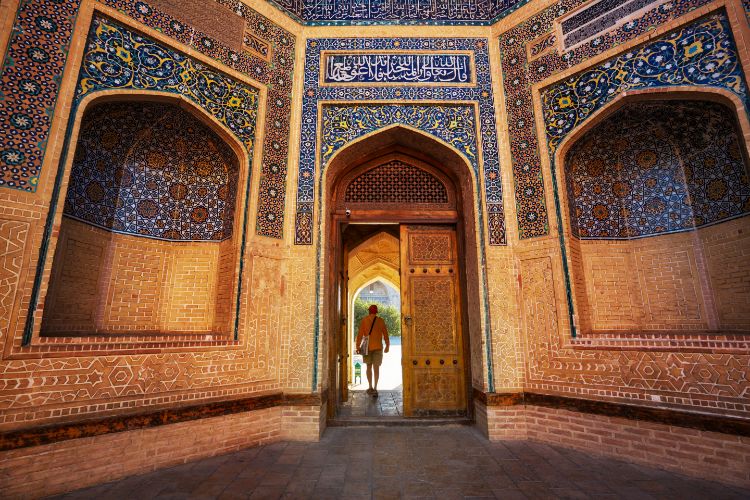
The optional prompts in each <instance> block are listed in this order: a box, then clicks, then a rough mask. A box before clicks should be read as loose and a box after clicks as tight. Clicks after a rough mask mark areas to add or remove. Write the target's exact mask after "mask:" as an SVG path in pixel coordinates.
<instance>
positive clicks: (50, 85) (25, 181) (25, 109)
mask: <svg viewBox="0 0 750 500" xmlns="http://www.w3.org/2000/svg"><path fill="white" fill-rule="evenodd" d="M79 3H80V0H72V1H69V2H63V1H61V0H55V1H52V0H51V1H48V2H39V1H35V0H22V1H21V3H20V4H19V7H18V11H17V13H16V21H15V24H14V25H13V30H12V32H11V37H10V40H9V43H8V52H7V53H6V55H5V60H4V64H3V67H2V75H1V76H2V77H1V78H0V101H1V102H2V106H0V130H2V131H3V141H2V144H0V187H6V188H12V189H21V190H24V191H30V192H34V191H36V189H37V184H38V182H39V174H40V173H41V169H42V161H43V160H44V154H45V151H46V147H47V138H48V136H49V128H50V125H51V124H52V119H53V117H54V110H55V104H56V102H57V94H58V91H59V90H60V78H61V76H62V73H63V69H64V68H65V62H66V60H67V56H68V47H69V45H70V40H71V36H72V34H73V25H74V23H75V19H76V15H77V13H78V6H79Z"/></svg>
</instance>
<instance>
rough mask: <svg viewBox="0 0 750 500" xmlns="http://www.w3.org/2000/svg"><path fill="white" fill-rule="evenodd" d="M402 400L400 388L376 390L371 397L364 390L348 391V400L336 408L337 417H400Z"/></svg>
mask: <svg viewBox="0 0 750 500" xmlns="http://www.w3.org/2000/svg"><path fill="white" fill-rule="evenodd" d="M403 415H404V400H403V394H402V392H401V391H400V390H397V391H378V397H373V396H370V395H369V394H367V393H366V392H365V391H349V401H347V402H346V403H343V404H342V405H341V407H340V408H339V410H338V417H339V418H347V417H401V416H403Z"/></svg>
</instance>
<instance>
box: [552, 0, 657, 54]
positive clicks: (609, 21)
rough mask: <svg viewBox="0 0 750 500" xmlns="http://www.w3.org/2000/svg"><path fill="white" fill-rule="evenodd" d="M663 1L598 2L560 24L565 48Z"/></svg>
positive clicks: (624, 0) (618, 0)
mask: <svg viewBox="0 0 750 500" xmlns="http://www.w3.org/2000/svg"><path fill="white" fill-rule="evenodd" d="M657 1H663V0H600V1H599V2H590V3H589V4H588V5H587V6H586V7H585V8H583V9H581V10H578V11H576V13H575V14H574V15H572V16H570V17H568V18H566V19H565V20H563V21H561V22H560V28H561V31H562V35H563V36H562V41H563V45H564V46H565V48H569V47H570V46H572V45H576V44H578V43H581V42H582V41H584V40H586V39H588V38H591V37H594V36H596V35H597V34H599V33H601V32H602V31H607V30H610V29H611V28H612V26H614V25H615V24H617V23H618V22H620V21H621V20H625V19H627V18H628V17H629V16H630V15H631V14H633V13H635V12H636V11H639V10H641V9H643V8H644V7H646V6H648V5H650V4H652V3H655V2H657Z"/></svg>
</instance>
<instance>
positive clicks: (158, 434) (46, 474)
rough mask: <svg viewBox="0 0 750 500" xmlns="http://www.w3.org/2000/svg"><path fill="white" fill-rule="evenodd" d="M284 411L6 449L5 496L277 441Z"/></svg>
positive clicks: (1, 464)
mask: <svg viewBox="0 0 750 500" xmlns="http://www.w3.org/2000/svg"><path fill="white" fill-rule="evenodd" d="M281 412H282V410H281V408H280V407H275V408H268V409H265V410H258V411H253V412H246V413H238V414H234V415H228V416H222V417H216V418H207V419H202V420H194V421H190V422H183V423H179V424H172V425H167V426H161V427H155V428H151V429H145V430H136V431H128V432H118V433H114V434H107V435H104V436H97V437H93V438H83V439H73V440H69V441H61V442H59V443H54V444H50V445H44V446H36V447H33V448H21V449H18V450H12V451H6V452H2V453H0V491H2V494H0V496H2V497H3V498H36V497H40V496H45V495H54V494H59V493H63V492H66V491H70V490H74V489H78V488H85V487H87V486H91V485H94V484H99V483H103V482H107V481H113V480H115V479H119V478H122V477H125V476H129V475H133V474H139V473H144V472H148V471H152V470H155V469H158V468H161V467H168V466H171V465H176V464H181V463H185V462H188V461H191V460H197V459H199V458H205V457H210V456H214V455H221V454H223V453H229V452H232V451H237V450H240V449H242V448H247V447H249V446H255V445H262V444H267V443H271V442H273V441H277V440H278V439H279V438H280V436H281ZM113 450H117V452H116V453H117V456H116V457H115V456H114V455H113Z"/></svg>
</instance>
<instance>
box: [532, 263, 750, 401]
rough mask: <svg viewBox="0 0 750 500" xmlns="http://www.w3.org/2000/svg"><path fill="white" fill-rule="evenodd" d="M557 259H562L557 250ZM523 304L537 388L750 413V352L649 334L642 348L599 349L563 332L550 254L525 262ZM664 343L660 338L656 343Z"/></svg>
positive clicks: (603, 344) (556, 274) (601, 345)
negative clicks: (652, 338) (700, 348)
mask: <svg viewBox="0 0 750 500" xmlns="http://www.w3.org/2000/svg"><path fill="white" fill-rule="evenodd" d="M556 258H559V256H558V257H556ZM521 274H522V276H523V288H522V308H523V309H522V310H523V314H524V320H525V328H524V331H525V335H526V340H527V377H528V379H527V385H526V387H528V388H529V390H538V391H544V392H549V391H552V392H562V393H565V394H569V395H570V394H576V395H578V396H580V397H594V398H602V397H604V398H613V399H617V400H621V401H628V402H631V403H634V402H637V403H640V404H653V402H654V399H652V397H651V396H652V395H658V397H659V399H658V402H659V404H662V405H663V404H668V405H670V406H673V407H682V408H688V409H693V410H694V409H695V407H701V408H703V409H704V410H713V411H722V412H723V413H725V414H729V415H737V416H740V415H746V414H747V412H748V411H750V399H749V398H748V395H750V380H749V379H750V371H749V370H748V366H750V356H748V355H747V354H725V353H721V352H718V353H717V352H685V351H680V350H679V348H675V347H671V348H670V347H669V346H670V344H671V345H672V346H674V341H675V339H672V341H671V342H666V343H664V346H665V347H666V349H671V350H663V351H650V350H648V349H647V348H646V347H645V346H646V345H650V344H651V342H649V343H648V344H647V343H646V342H648V341H646V340H641V342H640V343H639V344H638V348H637V349H638V350H624V349H612V348H611V344H610V345H607V343H606V342H600V343H598V344H591V345H596V349H581V348H580V347H579V348H576V346H577V345H587V344H588V342H587V341H586V338H585V337H583V338H582V339H581V340H578V339H577V340H576V341H572V342H571V341H570V340H569V338H568V337H567V336H565V335H561V334H560V328H559V326H560V325H559V324H560V314H565V312H564V311H559V310H558V302H557V300H556V296H555V292H554V290H553V286H551V284H552V283H558V282H560V280H561V279H562V276H560V275H559V274H560V273H559V272H557V271H556V270H555V269H554V267H553V264H552V259H551V258H550V257H549V256H543V257H538V258H531V259H525V260H522V261H521ZM653 344H654V345H656V343H653Z"/></svg>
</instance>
